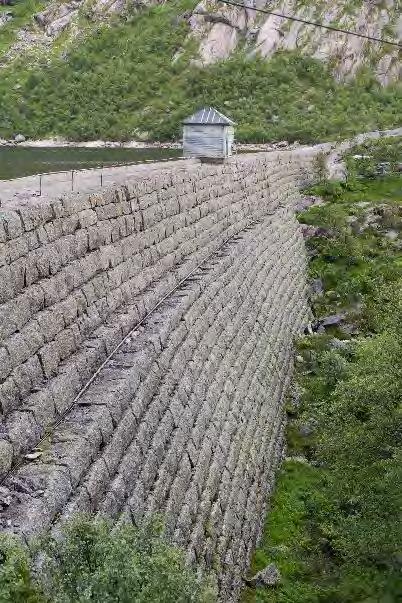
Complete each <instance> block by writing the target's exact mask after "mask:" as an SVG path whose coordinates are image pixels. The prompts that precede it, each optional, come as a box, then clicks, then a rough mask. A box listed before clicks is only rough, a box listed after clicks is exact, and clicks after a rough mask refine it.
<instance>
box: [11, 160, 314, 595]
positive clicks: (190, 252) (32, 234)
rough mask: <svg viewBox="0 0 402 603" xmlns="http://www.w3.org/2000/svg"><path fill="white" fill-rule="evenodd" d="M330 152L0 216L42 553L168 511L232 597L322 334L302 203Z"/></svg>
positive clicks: (24, 508)
mask: <svg viewBox="0 0 402 603" xmlns="http://www.w3.org/2000/svg"><path fill="white" fill-rule="evenodd" d="M316 153H317V150H313V149H309V150H298V151H292V152H280V153H258V154H255V155H241V156H237V157H235V158H232V159H231V160H230V161H229V162H228V163H226V164H224V165H221V166H219V165H201V164H196V163H195V162H188V163H181V164H180V165H175V164H170V165H167V164H165V165H164V166H163V168H162V166H161V169H160V170H158V169H156V168H155V166H153V169H152V170H149V171H146V170H144V169H139V170H138V172H135V171H134V172H133V173H132V174H130V177H129V178H127V179H126V180H124V181H123V182H122V183H120V184H116V185H114V186H112V187H110V188H108V189H104V190H102V191H95V190H94V191H92V192H91V191H90V192H87V193H82V194H76V195H70V196H68V195H67V196H62V197H60V198H55V199H51V198H46V199H43V200H42V201H39V200H38V199H36V200H31V201H30V202H26V203H23V202H22V201H20V202H18V201H15V200H14V201H10V203H9V204H7V202H6V203H5V204H3V207H2V208H1V214H0V282H1V289H0V402H1V413H2V414H1V440H0V467H1V474H2V485H1V488H0V502H2V504H1V505H0V508H1V513H0V521H1V526H2V529H3V530H4V531H7V532H12V533H17V534H19V535H21V536H22V537H23V538H25V539H30V538H32V537H34V536H36V535H38V534H40V533H42V532H43V531H45V530H48V529H50V528H51V527H52V526H54V527H55V528H57V525H58V524H59V523H60V522H63V521H65V519H66V518H68V517H70V516H72V515H73V514H75V513H77V512H92V513H98V514H102V515H103V514H106V515H107V516H110V517H112V518H113V519H114V520H115V521H117V522H118V521H124V520H125V519H127V518H129V519H132V520H134V521H139V520H140V519H141V517H143V516H144V515H146V514H149V513H153V512H162V513H164V514H165V516H166V521H167V532H168V533H169V535H170V536H171V537H172V538H173V540H174V541H175V542H177V543H178V544H179V545H181V546H182V547H184V549H185V550H186V551H187V556H188V559H189V561H197V562H198V563H199V564H200V565H201V567H206V568H208V569H211V568H212V569H213V570H214V571H216V572H217V573H218V576H219V584H220V592H221V597H222V599H223V600H224V601H230V600H236V597H237V594H238V592H239V589H240V587H241V584H242V576H243V575H244V573H245V571H246V569H247V567H248V564H249V561H250V557H251V554H252V551H253V549H254V547H255V544H256V542H257V540H258V537H259V535H260V531H261V523H262V521H263V519H264V511H265V506H266V501H267V498H268V495H269V492H270V491H271V489H272V487H273V481H274V473H275V469H276V467H277V465H278V462H279V460H280V457H281V454H282V448H283V428H284V422H285V415H284V408H283V398H284V394H285V392H286V388H287V385H288V382H289V379H290V378H291V373H292V340H293V338H294V337H295V336H297V335H298V334H299V333H300V332H301V331H302V329H303V326H304V325H305V324H306V322H307V320H308V318H309V308H308V303H307V297H306V291H307V284H306V257H305V249H304V244H303V239H302V235H301V231H300V229H299V226H298V223H297V220H296V218H295V216H294V209H293V207H294V205H295V204H296V202H297V200H298V198H299V192H298V189H299V187H300V186H301V185H304V184H306V183H308V182H309V181H311V180H312V179H313V163H314V158H315V156H316ZM119 344H120V345H119ZM117 346H119V348H118V350H117V351H115V350H116V347H117ZM114 351H115V353H113V354H112V352H114ZM94 375H95V376H94ZM27 455H28V456H27Z"/></svg>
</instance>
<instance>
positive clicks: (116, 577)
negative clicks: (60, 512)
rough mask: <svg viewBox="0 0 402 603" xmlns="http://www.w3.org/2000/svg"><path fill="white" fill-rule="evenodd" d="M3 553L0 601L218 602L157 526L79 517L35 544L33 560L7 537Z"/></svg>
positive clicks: (1, 545)
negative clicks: (119, 524) (112, 522)
mask: <svg viewBox="0 0 402 603" xmlns="http://www.w3.org/2000/svg"><path fill="white" fill-rule="evenodd" d="M0 554H1V556H2V558H1V562H0V602H1V603H23V602H24V603H25V602H27V603H86V602H89V601H91V602H93V603H112V602H116V603H117V602H118V603H191V602H193V603H213V602H214V601H216V594H215V589H214V587H213V585H212V584H210V583H209V582H207V581H206V580H201V579H199V578H197V577H196V575H195V574H194V572H193V571H192V570H191V569H190V568H189V567H187V565H186V563H185V559H184V553H183V552H182V551H181V550H180V549H177V548H175V547H173V546H172V545H170V544H169V543H168V542H167V541H166V539H165V538H164V536H163V535H162V533H161V529H160V526H159V525H158V524H157V523H155V522H153V523H150V524H146V525H144V526H143V527H141V528H136V527H134V526H133V525H131V524H130V525H129V524H125V525H122V526H120V527H118V528H116V529H112V526H111V524H110V523H108V522H107V521H101V520H97V521H94V520H92V519H90V518H79V519H77V520H75V521H73V522H72V523H70V524H68V525H67V526H66V527H65V529H64V530H63V532H62V533H61V534H60V535H58V537H57V538H50V537H48V538H46V539H44V540H42V541H41V542H40V543H38V544H37V546H36V548H35V552H34V556H33V557H31V556H30V555H29V554H28V551H27V550H26V549H24V548H22V546H21V545H19V544H18V542H16V541H14V540H10V539H7V538H3V540H2V541H1V543H0ZM34 559H36V561H35V564H34ZM34 565H35V571H33V569H32V568H33V567H34Z"/></svg>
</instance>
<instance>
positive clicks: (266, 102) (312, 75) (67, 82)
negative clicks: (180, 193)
mask: <svg viewBox="0 0 402 603" xmlns="http://www.w3.org/2000/svg"><path fill="white" fill-rule="evenodd" d="M195 4H196V2H195V1H194V0H171V1H169V2H168V3H166V4H164V5H161V6H156V7H154V8H151V9H148V10H146V11H144V12H141V13H135V14H133V15H131V16H128V17H126V20H125V21H122V20H121V19H120V20H116V21H115V22H114V23H113V24H112V26H110V24H109V25H103V26H99V25H94V26H93V32H92V35H91V36H89V37H87V38H86V39H85V40H83V41H81V43H80V44H78V45H77V46H76V47H74V48H72V49H71V48H70V49H67V50H65V51H64V52H61V51H60V49H59V50H58V51H54V53H53V55H52V57H51V58H50V60H49V59H46V62H45V61H44V62H43V64H42V65H40V64H39V65H36V66H31V67H28V66H27V65H25V64H23V63H21V62H20V63H19V64H18V63H13V64H12V65H10V66H9V67H8V68H7V69H5V70H3V71H2V73H1V79H0V97H1V99H2V103H1V106H0V137H5V138H6V137H11V136H12V135H14V134H15V133H17V132H22V133H24V134H25V135H27V136H30V137H33V138H43V137H48V136H54V135H61V136H64V137H67V138H70V139H72V140H74V139H76V140H90V139H98V138H103V139H109V140H111V139H114V140H127V139H135V138H140V139H154V140H170V139H174V138H177V137H179V136H180V121H181V119H182V118H184V117H185V116H187V115H188V114H190V113H191V112H193V111H194V110H195V109H197V108H199V107H200V106H202V105H215V106H217V107H218V108H219V109H221V110H222V111H225V112H227V113H228V114H229V115H230V116H232V117H233V118H234V119H235V120H236V121H237V122H238V130H237V136H238V139H239V140H242V141H249V142H251V141H270V140H280V139H284V138H287V139H289V140H300V141H302V142H310V141H315V140H318V139H321V140H322V139H336V138H341V137H345V136H347V135H349V134H354V133H356V132H359V131H367V130H374V129H376V128H387V127H392V126H396V125H398V124H399V122H400V116H401V114H402V94H401V86H400V85H399V86H398V85H395V86H393V87H390V88H387V89H383V88H381V87H380V86H379V85H378V84H377V83H376V82H374V81H373V80H372V79H371V78H370V77H369V76H368V75H367V74H361V75H360V77H359V78H358V79H357V80H356V81H355V82H354V83H350V84H340V83H337V82H335V81H334V79H333V77H332V75H331V74H330V72H329V70H328V69H327V68H326V67H325V65H324V64H322V63H320V62H319V61H316V60H314V59H311V58H308V57H301V56H298V55H297V54H295V53H283V54H278V55H275V57H274V58H272V59H271V60H269V61H266V60H262V59H258V58H256V57H254V58H247V57H246V56H245V55H244V53H241V52H239V53H237V54H235V55H234V56H233V57H232V58H231V59H230V60H227V61H224V62H220V63H218V64H215V65H212V66H210V67H208V68H205V69H201V68H199V67H197V66H195V65H194V63H193V62H192V61H191V59H192V57H194V56H196V43H195V41H194V40H191V39H189V38H188V23H187V21H186V19H185V18H183V15H185V14H188V12H187V13H186V11H190V10H191V9H193V8H194V6H195ZM183 49H184V50H183Z"/></svg>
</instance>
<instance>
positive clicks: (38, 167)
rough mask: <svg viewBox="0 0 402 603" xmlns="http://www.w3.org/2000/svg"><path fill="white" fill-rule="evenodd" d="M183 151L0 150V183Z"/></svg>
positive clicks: (157, 158) (165, 156) (175, 155)
mask: <svg viewBox="0 0 402 603" xmlns="http://www.w3.org/2000/svg"><path fill="white" fill-rule="evenodd" d="M181 156H182V150H181V149H160V148H153V147H152V148H151V147H147V148H142V149H128V148H109V147H102V148H85V147H41V148H38V147H22V146H21V147H20V146H1V147H0V180H11V179H12V178H21V177H22V176H31V175H33V174H41V173H48V172H63V171H71V170H83V169H91V168H100V167H103V166H104V167H111V166H114V165H125V164H129V163H144V162H146V161H161V160H167V159H176V158H178V157H181Z"/></svg>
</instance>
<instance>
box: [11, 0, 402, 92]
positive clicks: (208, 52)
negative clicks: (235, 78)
mask: <svg viewBox="0 0 402 603" xmlns="http://www.w3.org/2000/svg"><path fill="white" fill-rule="evenodd" d="M5 1H6V0H5ZM9 1H12V0H9ZM17 2H19V3H20V4H24V3H25V0H17ZM26 3H27V4H28V2H26ZM164 3H166V0H128V1H127V0H70V2H60V0H51V1H50V2H44V3H43V5H42V9H41V10H39V11H38V12H34V13H33V14H32V15H29V18H28V19H27V23H26V25H25V26H24V27H22V28H17V30H16V39H15V40H14V42H13V43H12V44H11V45H10V47H9V48H7V49H6V52H5V53H4V54H5V56H3V62H4V61H5V62H8V61H9V60H10V59H12V58H15V57H16V56H21V53H22V52H24V51H26V50H28V51H29V50H32V49H34V48H38V47H39V48H40V49H41V50H42V51H43V49H46V48H51V47H52V45H54V44H57V42H58V40H59V39H60V37H61V36H62V35H63V36H64V40H63V42H64V43H65V42H66V41H68V40H69V41H70V42H71V40H73V39H75V38H76V36H77V35H80V34H81V33H88V30H89V31H90V29H91V27H90V25H91V24H95V23H99V22H110V20H111V18H112V17H114V16H116V15H120V16H121V17H122V18H124V17H126V16H127V14H128V13H132V12H135V11H141V10H146V9H147V8H149V7H150V6H152V5H156V4H164ZM239 3H240V4H244V8H236V7H233V6H227V5H224V4H223V3H221V2H219V0H202V1H201V2H199V3H196V2H193V5H194V7H193V9H190V10H189V11H187V12H186V14H185V15H184V17H185V18H186V19H187V20H188V23H189V26H190V29H191V33H190V36H191V37H193V38H194V39H195V40H197V45H198V60H199V62H200V63H201V64H202V65H208V64H211V63H214V62H216V61H218V60H221V59H227V58H228V57H230V56H231V55H232V54H233V52H235V51H236V50H238V49H239V48H241V49H244V50H245V51H246V52H247V53H248V54H249V55H256V54H258V55H260V56H262V57H270V56H272V55H273V54H274V53H275V52H277V51H279V50H291V51H293V50H297V51H299V52H302V53H304V54H306V55H308V56H312V57H315V58H318V59H321V60H324V61H327V62H328V63H329V64H330V66H331V68H332V69H333V71H334V73H335V75H336V76H337V77H339V78H345V77H353V76H355V75H356V73H357V72H358V70H359V68H361V67H362V66H369V67H370V69H372V70H373V71H374V73H375V75H376V77H377V78H378V80H379V81H380V82H381V83H382V84H384V85H386V84H388V83H390V82H392V81H395V80H397V79H399V78H400V75H401V63H400V61H399V60H398V59H399V51H398V49H397V48H395V47H392V46H386V45H382V44H376V43H370V42H369V41H366V40H364V39H362V38H357V37H352V36H347V35H345V34H342V33H336V32H328V31H327V30H322V29H319V28H314V27H311V26H309V25H305V24H303V23H299V22H294V21H293V22H292V21H289V20H286V19H282V18H280V17H278V16H273V15H265V14H262V13H258V12H256V11H254V10H253V8H252V7H253V6H255V7H256V8H268V7H269V9H270V10H272V11H276V12H279V13H284V14H288V15H294V16H296V17H298V18H301V19H307V20H311V21H316V22H321V23H324V24H328V25H333V26H336V27H340V28H344V29H350V30H354V31H357V32H359V33H364V34H367V35H371V36H374V37H383V38H386V39H389V40H393V41H397V40H402V16H401V3H400V0H353V1H352V2H344V1H341V0H332V1H331V2H329V3H328V2H322V1H321V0H316V1H315V2H311V3H308V2H305V1H304V0H275V1H268V0H239ZM7 26H8V27H9V28H12V27H13V13H12V11H4V12H3V13H0V27H3V28H6V27H7Z"/></svg>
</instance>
